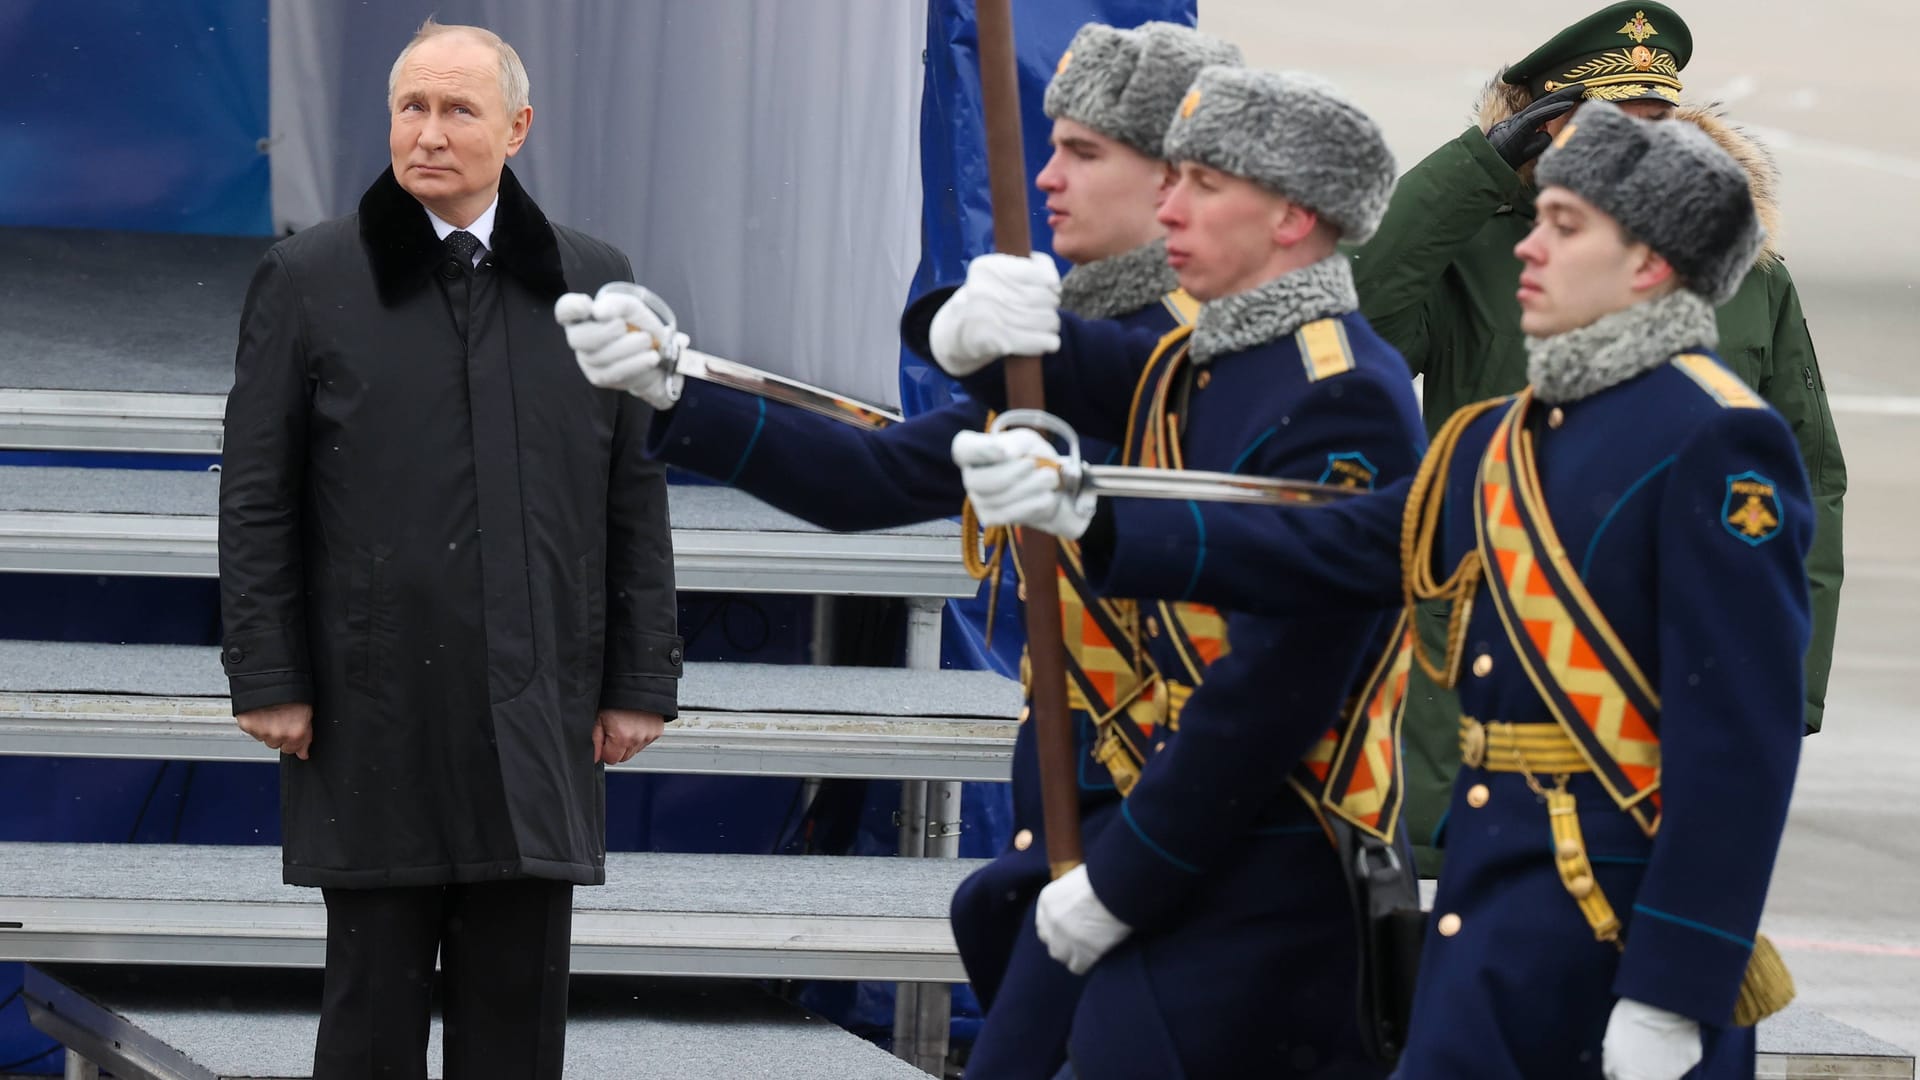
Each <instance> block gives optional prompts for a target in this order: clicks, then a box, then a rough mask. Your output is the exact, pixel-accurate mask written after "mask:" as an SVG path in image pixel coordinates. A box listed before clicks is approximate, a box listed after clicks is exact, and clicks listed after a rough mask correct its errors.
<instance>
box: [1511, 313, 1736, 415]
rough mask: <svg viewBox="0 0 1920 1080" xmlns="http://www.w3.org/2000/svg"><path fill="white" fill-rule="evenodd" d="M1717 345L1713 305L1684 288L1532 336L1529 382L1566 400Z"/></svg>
mask: <svg viewBox="0 0 1920 1080" xmlns="http://www.w3.org/2000/svg"><path fill="white" fill-rule="evenodd" d="M1719 344H1720V334H1719V330H1718V328H1717V326H1716V325H1715V322H1714V315H1713V305H1712V304H1709V303H1707V301H1706V299H1705V298H1704V297H1702V296H1701V295H1700V294H1699V293H1695V292H1690V291H1688V290H1686V289H1680V290H1677V291H1675V292H1671V293H1668V294H1667V295H1665V296H1663V297H1661V298H1660V299H1658V300H1649V301H1647V302H1645V303H1642V304H1635V305H1634V306H1632V307H1630V308H1627V309H1626V310H1625V311H1616V312H1614V313H1613V314H1611V315H1604V316H1601V317H1600V318H1598V319H1595V320H1594V321H1593V322H1591V323H1588V324H1587V325H1586V326H1583V327H1581V328H1579V329H1578V330H1569V331H1567V332H1566V333H1564V334H1556V335H1554V336H1553V337H1549V338H1532V337H1530V338H1528V339H1527V382H1528V383H1530V384H1532V386H1533V391H1534V396H1535V397H1537V398H1539V399H1540V400H1541V401H1544V402H1547V403H1548V404H1559V405H1564V404H1567V403H1569V402H1574V401H1579V400H1581V399H1583V398H1589V397H1592V396H1593V395H1595V394H1597V393H1599V392H1600V391H1602V390H1606V389H1608V388H1610V387H1613V386H1618V385H1619V384H1621V383H1623V382H1626V381H1627V380H1629V379H1632V378H1634V377H1635V376H1637V375H1642V374H1645V373H1646V372H1649V371H1652V370H1653V369H1654V368H1657V367H1660V366H1661V365H1663V364H1665V363H1666V362H1667V361H1668V360H1670V359H1672V358H1673V357H1674V356H1675V355H1676V354H1678V353H1683V352H1689V351H1694V350H1699V349H1709V350H1711V349H1714V348H1717V347H1718V346H1719Z"/></svg>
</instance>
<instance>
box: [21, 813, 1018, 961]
mask: <svg viewBox="0 0 1920 1080" xmlns="http://www.w3.org/2000/svg"><path fill="white" fill-rule="evenodd" d="M980 865H981V864H980V862H979V861H978V860H971V859H899V858H865V857H853V856H840V857H827V856H769V855H693V854H667V853H655V852H612V853H609V854H608V856H607V884H605V885H603V886H598V887H592V888H588V887H582V888H580V889H578V890H576V891H575V893H574V922H573V971H574V973H575V974H582V975H670V976H695V977H723V978H746V979H873V980H882V981H888V982H962V981H965V978H966V976H965V973H964V972H963V970H962V969H961V966H960V960H959V957H958V955H957V954H956V952H955V949H954V942H953V934H952V931H951V929H950V928H949V927H948V924H947V906H948V902H949V899H950V898H951V897H952V895H953V892H954V889H955V888H956V887H957V886H958V885H959V884H960V881H961V880H962V879H963V878H965V877H966V876H967V874H969V873H971V872H972V871H973V870H975V869H976V868H978V867H979V866H980ZM325 947H326V909H325V907H324V906H323V905H322V903H321V899H320V892H319V890H317V889H305V888H298V887H295V886H291V885H285V884H282V883H281V876H280V850H279V848H277V847H271V846H197V845H175V844H140V845H126V844H31V843H7V844H0V956H4V957H7V958H9V959H16V960H26V961H34V962H43V961H44V962H85V963H115V964H181V965H187V966H217V967H319V966H322V964H323V963H324V957H325Z"/></svg>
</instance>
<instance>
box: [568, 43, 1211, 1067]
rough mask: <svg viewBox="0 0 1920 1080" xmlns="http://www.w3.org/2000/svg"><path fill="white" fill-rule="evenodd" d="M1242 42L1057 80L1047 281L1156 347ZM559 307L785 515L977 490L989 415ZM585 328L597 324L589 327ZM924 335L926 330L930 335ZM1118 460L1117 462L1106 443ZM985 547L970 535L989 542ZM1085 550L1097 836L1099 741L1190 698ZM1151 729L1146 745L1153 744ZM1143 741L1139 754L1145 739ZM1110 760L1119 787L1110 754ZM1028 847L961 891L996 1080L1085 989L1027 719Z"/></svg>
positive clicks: (693, 446)
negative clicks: (867, 411)
mask: <svg viewBox="0 0 1920 1080" xmlns="http://www.w3.org/2000/svg"><path fill="white" fill-rule="evenodd" d="M1239 60H1240V53H1239V50H1238V49H1236V48H1235V47H1234V46H1232V45H1230V44H1227V43H1226V42H1223V41H1220V40H1219V39H1217V38H1214V37H1212V36H1210V35H1207V34H1202V33H1200V32H1199V31H1196V30H1193V29H1190V28H1188V27H1183V26H1176V25H1173V24H1169V23H1148V24H1146V25H1144V26H1142V27H1140V28H1138V29H1136V30H1125V29H1116V28H1114V27H1109V26H1103V25H1099V24H1089V25H1087V26H1085V27H1082V28H1081V29H1080V31H1079V32H1078V33H1077V34H1076V35H1075V36H1074V39H1073V42H1072V44H1071V46H1070V47H1069V49H1068V51H1067V53H1066V54H1065V55H1064V56H1063V57H1062V58H1061V61H1060V66H1059V68H1058V70H1057V72H1056V74H1055V76H1054V78H1053V80H1052V81H1051V82H1050V84H1049V85H1048V88H1047V95H1046V102H1045V109H1046V113H1047V115H1048V117H1050V118H1051V119H1052V120H1053V121H1054V128H1053V133H1052V141H1053V145H1054V154H1053V157H1052V159H1051V160H1050V161H1049V162H1048V164H1047V166H1046V167H1045V168H1044V169H1043V170H1041V172H1040V175H1039V176H1038V178H1037V183H1038V185H1039V187H1040V190H1041V191H1042V192H1044V193H1045V194H1046V197H1047V208H1048V211H1049V216H1050V224H1051V225H1052V228H1053V237H1054V245H1053V246H1054V250H1055V252H1056V253H1057V254H1059V255H1060V256H1061V257H1062V258H1065V259H1067V260H1068V261H1070V262H1072V263H1073V264H1074V266H1073V269H1072V270H1070V271H1069V272H1068V273H1067V275H1066V278H1065V279H1064V281H1062V280H1060V279H1059V277H1058V273H1057V271H1055V270H1054V268H1053V263H1052V260H1051V258H1050V257H1049V256H1047V255H1044V254H1041V255H1037V256H1035V258H1034V259H1033V261H1032V262H1030V263H1026V264H1023V265H1026V266H1027V267H1028V268H1029V270H1030V272H1032V273H1033V274H1035V275H1038V276H1040V277H1041V278H1043V279H1047V280H1051V281H1053V282H1054V283H1055V285H1056V287H1058V288H1060V289H1061V291H1062V292H1063V293H1064V296H1065V303H1066V305H1067V307H1068V308H1069V309H1070V310H1072V311H1074V312H1076V313H1078V314H1079V315H1081V316H1083V317H1086V318H1089V319H1107V320H1112V323H1113V325H1115V326H1117V327H1123V328H1128V329H1138V330H1141V331H1143V332H1145V333H1147V334H1148V335H1150V336H1151V337H1158V336H1159V335H1160V334H1162V333H1164V332H1166V331H1168V330H1170V329H1172V328H1173V327H1174V326H1176V325H1180V324H1182V323H1184V322H1186V321H1188V320H1189V319H1191V317H1192V314H1193V311H1194V310H1195V308H1197V307H1198V303H1197V302H1196V301H1194V300H1193V299H1192V298H1191V297H1189V296H1187V295H1186V294H1185V293H1183V292H1180V291H1179V285H1178V283H1177V282H1176V280H1175V278H1174V273H1173V270H1172V268H1171V267H1169V266H1168V264H1167V253H1166V242H1165V239H1164V229H1163V228H1162V227H1161V225H1160V224H1159V223H1158V222H1157V221H1156V220H1155V207H1156V205H1157V204H1158V203H1159V201H1160V198H1161V196H1162V195H1164V194H1165V192H1166V189H1167V188H1168V187H1169V186H1170V185H1171V183H1172V178H1171V175H1170V174H1171V170H1170V168H1169V167H1168V165H1167V163H1166V161H1165V160H1164V157H1163V154H1162V151H1161V140H1162V138H1163V136H1164V135H1165V134H1166V130H1167V125H1168V123H1169V122H1170V121H1171V120H1172V118H1173V113H1174V110H1175V108H1176V107H1177V106H1178V105H1179V103H1180V101H1181V98H1182V96H1183V95H1184V94H1185V93H1186V90H1187V87H1188V86H1189V84H1191V82H1192V81H1193V77H1194V76H1195V75H1196V74H1197V73H1198V72H1199V71H1200V69H1201V68H1202V67H1203V66H1206V65H1208V64H1237V63H1239ZM953 291H954V290H953V289H951V288H947V289H942V290H936V291H934V292H932V293H929V294H928V295H927V296H926V297H924V298H922V300H921V301H920V302H918V303H916V304H915V305H914V307H913V308H912V309H910V310H909V312H908V314H907V318H906V327H907V329H906V332H907V334H908V335H909V336H916V334H917V335H921V336H923V335H924V333H925V324H926V322H927V320H928V319H929V318H930V317H931V316H932V314H933V312H934V311H936V310H937V309H938V308H939V307H940V306H941V304H942V303H944V302H945V300H946V299H947V298H948V296H950V295H951V294H952V293H953ZM556 315H557V316H558V317H559V319H560V321H561V322H562V323H563V324H568V325H569V331H568V333H569V337H570V339H571V340H572V342H573V344H574V346H575V348H576V349H577V350H579V354H580V355H579V360H580V364H581V367H582V369H583V371H585V372H586V373H587V376H588V378H590V379H592V380H593V381H594V382H595V383H596V384H597V385H601V386H609V387H618V388H620V389H624V390H629V391H631V392H633V393H635V394H638V395H640V396H642V397H644V398H646V399H647V400H648V401H649V402H651V403H652V404H653V405H654V406H655V408H656V409H658V410H659V412H658V413H657V415H656V416H655V418H654V421H653V427H652V430H651V433H650V435H649V438H648V449H649V451H650V452H651V453H653V454H654V455H656V456H657V457H659V458H661V459H663V460H665V461H667V462H669V463H671V464H674V465H678V466H681V467H683V468H687V469H691V470H693V471H695V472H698V473H701V474H703V475H706V476H709V477H712V478H714V479H716V480H721V481H724V482H726V483H728V484H732V485H734V486H736V487H739V488H741V489H742V490H745V491H748V492H751V493H752V494H754V495H756V496H758V497H760V498H762V499H764V500H766V501H767V502H769V503H771V504H773V505H774V506H777V507H779V508H781V509H783V510H786V511H787V512H789V513H792V514H795V515H797V516H799V517H802V518H805V519H807V520H808V521H811V522H813V523H815V524H817V525H821V526H823V527H826V528H831V529H844V530H857V529H875V528H885V527H888V526H895V525H904V524H910V523H914V522H920V521H927V520H933V519H938V518H944V517H951V516H953V515H954V514H957V513H959V512H960V509H961V506H962V504H963V503H964V501H965V497H966V493H965V491H964V490H963V489H962V488H961V486H960V476H959V471H958V470H957V469H956V468H955V467H954V464H953V460H952V457H951V453H950V450H949V448H950V446H951V444H952V442H953V437H954V435H955V434H957V433H959V432H962V431H979V430H981V429H982V428H984V427H985V426H986V423H987V419H988V415H989V412H988V408H987V406H986V405H985V404H983V403H981V402H978V401H972V400H960V401H956V402H954V403H953V404H950V405H947V406H945V407H943V408H940V409H936V410H933V411H930V412H927V413H923V414H921V415H919V416H916V417H913V418H911V419H910V420H908V421H907V422H905V423H902V424H898V425H895V426H891V427H886V428H881V429H877V430H876V429H865V428H859V427H854V426H850V425H847V424H843V423H839V422H837V421H833V420H829V419H826V418H824V417H821V416H817V415H814V414H812V413H808V412H805V411H803V410H800V409H797V408H794V407H791V406H787V405H783V404H779V403H776V402H769V401H766V400H764V399H762V398H758V397H755V396H752V395H749V394H746V393H743V392H741V391H737V390H732V389H728V388H725V387H721V386H716V385H713V384H710V383H703V382H698V381H687V382H683V381H682V380H680V379H679V378H670V377H668V376H666V374H665V373H664V372H662V371H661V370H660V366H659V359H658V354H657V353H656V352H654V351H653V349H652V347H651V344H650V341H649V338H648V337H647V335H645V334H642V333H630V332H628V330H627V327H626V324H627V323H633V324H635V325H649V324H650V323H651V320H652V318H653V317H652V316H651V314H650V313H648V312H646V310H645V309H644V308H641V307H639V306H638V305H637V304H635V303H634V302H633V300H632V298H631V297H630V296H626V295H621V294H620V293H619V292H618V291H617V290H616V291H608V292H603V293H602V296H601V298H600V300H599V302H598V303H596V302H595V301H594V300H592V299H590V298H588V297H586V296H584V295H578V294H576V295H574V296H571V297H568V298H564V299H562V300H561V301H560V303H559V305H558V306H557V308H556ZM582 320H585V321H582ZM916 328H917V329H916ZM1101 453H1104V451H1101ZM973 542H974V539H973V538H972V537H969V538H968V543H970V544H971V543H973ZM1078 581H1079V577H1078V571H1077V569H1076V562H1075V560H1074V559H1073V558H1072V556H1071V553H1070V552H1069V557H1068V559H1067V560H1066V567H1065V577H1064V579H1063V580H1062V582H1061V596H1062V598H1063V603H1064V604H1066V605H1067V607H1068V615H1069V618H1068V619H1067V620H1066V622H1067V624H1068V625H1071V626H1074V627H1076V628H1078V629H1079V630H1080V631H1081V632H1080V633H1079V634H1077V635H1076V637H1075V639H1074V640H1073V641H1072V642H1071V643H1070V644H1071V645H1072V646H1073V648H1072V649H1071V651H1070V655H1069V657H1068V660H1069V664H1070V666H1071V668H1072V670H1073V672H1074V681H1073V684H1072V686H1071V688H1070V690H1071V693H1070V697H1071V703H1072V705H1073V706H1074V713H1075V718H1074V723H1075V725H1076V727H1077V728H1078V730H1079V732H1080V740H1081V753H1080V761H1081V769H1080V777H1079V779H1080V796H1081V828H1082V832H1083V836H1084V840H1083V842H1084V843H1091V842H1092V841H1093V838H1094V837H1096V836H1098V835H1099V833H1100V831H1101V829H1102V828H1103V827H1104V826H1105V825H1106V823H1107V822H1108V821H1109V820H1111V818H1112V816H1113V809H1114V807H1115V805H1116V804H1117V803H1118V800H1119V795H1118V792H1117V790H1116V784H1117V783H1124V782H1125V781H1126V779H1127V769H1128V764H1127V762H1126V761H1125V760H1124V759H1116V758H1115V757H1114V752H1115V750H1116V749H1117V744H1114V742H1113V740H1112V739H1111V738H1109V739H1107V740H1104V741H1105V743H1106V744H1107V745H1106V746H1105V747H1104V748H1103V750H1102V752H1101V753H1100V755H1099V756H1097V757H1096V756H1095V754H1094V752H1093V751H1094V744H1095V743H1096V742H1100V741H1102V740H1101V739H1100V733H1101V731H1102V730H1104V729H1105V728H1107V727H1109V726H1110V725H1108V724H1107V721H1108V720H1109V718H1110V717H1112V716H1113V715H1114V714H1115V713H1116V712H1123V713H1127V714H1130V715H1137V716H1141V717H1146V718H1151V717H1152V716H1153V715H1155V711H1156V710H1158V709H1160V708H1161V707H1163V706H1164V704H1165V702H1166V700H1167V698H1168V697H1169V695H1171V694H1174V693H1177V692H1179V691H1176V690H1174V689H1173V687H1174V686H1177V685H1183V684H1182V682H1181V680H1182V679H1183V678H1184V676H1182V675H1181V674H1180V673H1179V672H1178V671H1177V669H1169V674H1168V675H1167V676H1166V677H1165V678H1159V677H1156V673H1155V672H1154V671H1153V669H1152V668H1151V666H1150V664H1149V662H1148V661H1147V659H1146V657H1145V656H1144V654H1143V652H1142V651H1141V650H1140V649H1139V648H1138V646H1137V643H1135V642H1133V641H1132V637H1134V636H1137V635H1138V633H1139V628H1138V618H1137V616H1136V613H1135V612H1134V610H1133V608H1132V606H1131V605H1129V604H1127V603H1125V602H1099V601H1093V602H1089V601H1087V600H1085V599H1084V598H1082V597H1081V595H1080V592H1079V591H1078V590H1077V589H1076V585H1077V583H1078ZM1144 737H1145V736H1144V735H1138V734H1136V739H1135V741H1140V740H1141V739H1144ZM1129 745H1131V744H1129ZM1108 761H1111V762H1113V765H1114V768H1115V769H1118V770H1119V772H1120V776H1119V777H1118V778H1116V776H1115V775H1113V773H1111V772H1110V771H1109V768H1108V766H1107V764H1106V763H1105V762H1108ZM1012 779H1013V790H1014V825H1015V827H1016V829H1017V831H1016V833H1015V835H1014V838H1013V846H1012V848H1011V849H1010V850H1008V851H1007V852H1005V853H1003V854H1002V855H1001V856H1000V857H999V858H997V859H995V860H994V861H993V862H991V863H990V864H988V865H987V866H986V867H984V868H983V869H981V870H979V871H978V872H976V873H975V874H973V875H972V876H971V877H969V878H968V879H967V881H966V882H965V883H964V884H963V885H962V886H961V887H960V889H959V891H958V892H957V893H956V895H955V896H954V899H953V911H952V917H953V928H954V937H955V940H956V941H957V943H958V945H959V947H960V955H961V959H962V960H963V961H964V963H965V965H966V968H967V975H968V978H969V980H970V981H971V983H972V985H973V988H974V991H975V993H976V994H977V996H978V997H979V999H980V1002H981V1004H982V1006H983V1007H985V1008H986V1009H987V1019H986V1023H985V1024H984V1025H983V1027H982V1029H981V1032H980V1034H979V1037H978V1038H977V1039H976V1040H975V1043H974V1047H973V1051H972V1056H971V1057H970V1059H969V1064H968V1069H969V1072H970V1073H971V1074H973V1075H979V1076H987V1077H996V1078H1000V1077H1012V1078H1018V1077H1033V1078H1036V1080H1048V1078H1050V1077H1052V1076H1053V1075H1054V1073H1055V1072H1056V1071H1057V1070H1058V1069H1059V1067H1060V1065H1061V1063H1062V1062H1063V1061H1064V1060H1065V1056H1066V1038H1067V1026H1068V1023H1069V1021H1070V1020H1071V1018H1072V1015H1073V1008H1074V1004H1075V1002H1076V1001H1077V1000H1078V997H1079V991H1080V983H1081V979H1080V977H1079V976H1077V975H1074V974H1071V973H1069V972H1068V971H1067V970H1066V968H1064V967H1062V966H1061V965H1060V964H1058V963H1056V962H1055V961H1054V960H1053V959H1052V958H1050V957H1049V956H1048V955H1047V953H1046V950H1045V947H1044V946H1042V945H1041V944H1040V942H1039V940H1038V939H1037V938H1036V937H1035V936H1034V931H1033V915H1032V911H1033V901H1034V897H1035V896H1036V895H1037V894H1038V893H1039V891H1040V888H1041V886H1043V885H1045V884H1046V883H1047V881H1048V869H1047V861H1046V845H1045V842H1044V838H1043V837H1042V836H1041V835H1040V834H1041V812H1040V782H1039V770H1038V765H1037V761H1036V755H1035V750H1034V743H1033V732H1032V729H1031V727H1030V726H1028V725H1024V724H1023V725H1022V726H1021V729H1020V732H1019V736H1018V739H1017V741H1016V743H1015V747H1014V756H1013V775H1012Z"/></svg>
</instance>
